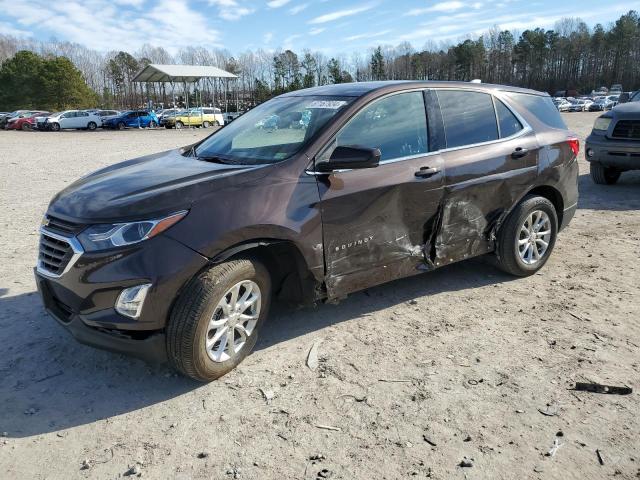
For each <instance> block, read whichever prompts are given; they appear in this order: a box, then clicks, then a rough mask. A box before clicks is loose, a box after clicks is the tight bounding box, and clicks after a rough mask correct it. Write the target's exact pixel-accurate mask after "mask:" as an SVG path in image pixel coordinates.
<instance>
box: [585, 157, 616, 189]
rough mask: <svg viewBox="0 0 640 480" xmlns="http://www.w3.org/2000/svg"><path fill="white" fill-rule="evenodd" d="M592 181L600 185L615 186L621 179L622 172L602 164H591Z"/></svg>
mask: <svg viewBox="0 0 640 480" xmlns="http://www.w3.org/2000/svg"><path fill="white" fill-rule="evenodd" d="M589 171H590V173H591V179H592V180H593V181H594V183H597V184H598V185H613V184H614V183H616V182H617V181H618V179H619V178H620V172H619V171H618V170H616V169H615V168H611V167H605V166H604V165H602V164H601V163H598V162H591V163H589Z"/></svg>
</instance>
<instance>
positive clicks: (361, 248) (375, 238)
mask: <svg viewBox="0 0 640 480" xmlns="http://www.w3.org/2000/svg"><path fill="white" fill-rule="evenodd" d="M423 93H424V92H423V91H420V90H418V91H408V92H400V93H394V94H391V95H388V96H385V97H382V98H380V99H376V100H373V101H372V102H370V103H369V104H367V105H365V106H364V107H363V108H362V109H361V110H360V111H359V112H358V113H356V114H355V116H354V117H352V118H351V119H350V120H349V122H348V123H347V124H346V125H345V126H344V127H343V128H342V129H341V130H340V131H339V132H338V133H337V134H336V135H335V137H334V138H333V139H332V140H331V141H330V142H329V144H328V146H327V147H326V148H325V149H324V150H323V151H322V152H320V154H319V155H318V156H317V160H320V161H323V160H325V159H326V158H328V157H330V156H331V153H332V152H333V150H334V149H335V148H336V147H337V146H347V145H358V146H364V147H369V148H379V149H380V151H381V154H382V156H381V161H380V165H379V166H378V167H376V168H370V169H355V170H346V171H344V170H343V171H334V172H333V173H332V174H330V175H325V174H321V175H318V176H317V179H318V188H319V192H320V200H321V201H320V207H321V212H322V223H323V238H324V254H325V269H326V277H325V281H326V285H327V290H328V294H329V297H330V298H333V297H340V296H343V295H346V294H348V293H350V292H353V291H356V290H361V289H363V288H366V287H369V286H372V285H376V284H379V283H383V282H386V281H388V280H392V279H394V278H398V277H403V276H407V275H411V274H414V273H418V272H420V271H421V269H426V265H425V256H424V246H425V244H428V243H429V239H430V238H431V234H432V232H433V227H434V220H435V217H436V212H437V211H438V205H439V204H440V200H441V198H442V192H443V185H444V171H443V165H442V158H441V157H440V156H439V155H438V154H437V153H430V151H429V140H428V139H429V136H428V125H427V118H426V112H425V100H424V96H423Z"/></svg>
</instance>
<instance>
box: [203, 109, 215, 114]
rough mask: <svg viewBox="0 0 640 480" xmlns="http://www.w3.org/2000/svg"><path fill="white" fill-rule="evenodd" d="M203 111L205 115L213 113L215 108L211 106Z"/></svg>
mask: <svg viewBox="0 0 640 480" xmlns="http://www.w3.org/2000/svg"><path fill="white" fill-rule="evenodd" d="M202 112H203V113H204V114H205V115H213V110H212V109H211V108H205V109H204V110H203V111H202Z"/></svg>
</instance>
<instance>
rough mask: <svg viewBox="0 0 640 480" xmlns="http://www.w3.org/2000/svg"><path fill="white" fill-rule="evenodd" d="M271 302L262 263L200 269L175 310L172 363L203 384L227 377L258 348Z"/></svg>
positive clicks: (171, 321) (169, 344)
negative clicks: (201, 270) (200, 271)
mask: <svg viewBox="0 0 640 480" xmlns="http://www.w3.org/2000/svg"><path fill="white" fill-rule="evenodd" d="M270 301H271V278H270V276H269V273H268V272H267V270H266V268H265V267H264V266H263V265H262V264H261V263H259V262H256V261H254V260H249V259H237V260H231V261H228V262H224V263H221V264H219V265H216V266H214V267H212V268H211V269H209V270H207V271H205V272H203V273H201V274H200V275H198V276H197V277H195V278H194V279H192V280H191V281H190V282H189V284H188V285H187V286H186V287H185V289H184V291H183V292H182V294H181V295H180V297H179V298H178V300H177V301H176V304H175V306H174V308H173V311H172V313H171V316H170V319H169V325H168V327H167V352H168V357H169V362H170V363H171V365H172V366H173V367H174V368H176V369H177V370H178V371H180V372H181V373H183V374H184V375H187V376H189V377H191V378H194V379H196V380H200V381H203V382H208V381H211V380H215V379H216V378H219V377H221V376H222V375H225V374H226V373H228V372H229V371H231V370H233V369H234V368H235V367H236V366H237V365H238V364H239V363H240V362H242V360H244V358H245V357H246V356H247V355H249V353H250V352H251V350H252V349H253V347H254V346H255V344H256V341H257V339H258V333H259V330H260V328H261V326H262V324H263V323H264V321H265V319H266V317H267V314H268V310H269V304H270Z"/></svg>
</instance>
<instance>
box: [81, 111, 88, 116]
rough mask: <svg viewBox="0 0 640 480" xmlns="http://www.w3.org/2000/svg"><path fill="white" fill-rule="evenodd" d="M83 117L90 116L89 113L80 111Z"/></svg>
mask: <svg viewBox="0 0 640 480" xmlns="http://www.w3.org/2000/svg"><path fill="white" fill-rule="evenodd" d="M80 116H81V117H88V116H89V114H88V113H87V112H80Z"/></svg>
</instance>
